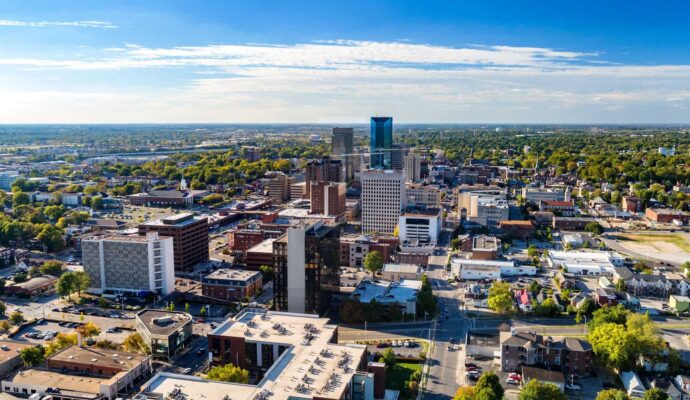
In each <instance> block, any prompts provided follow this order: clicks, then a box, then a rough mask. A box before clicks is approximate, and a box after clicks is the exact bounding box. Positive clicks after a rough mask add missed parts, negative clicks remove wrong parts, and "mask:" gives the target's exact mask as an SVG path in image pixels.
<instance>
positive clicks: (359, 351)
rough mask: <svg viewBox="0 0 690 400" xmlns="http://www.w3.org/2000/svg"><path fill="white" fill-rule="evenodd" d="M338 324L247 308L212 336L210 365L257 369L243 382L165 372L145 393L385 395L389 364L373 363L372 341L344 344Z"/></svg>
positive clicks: (330, 398) (345, 398) (208, 398)
mask: <svg viewBox="0 0 690 400" xmlns="http://www.w3.org/2000/svg"><path fill="white" fill-rule="evenodd" d="M337 336H338V327H337V326H335V325H329V324H328V320H327V319H325V318H318V317H317V316H315V315H306V314H302V315H300V314H287V313H281V312H272V311H268V312H267V311H263V310H244V311H242V312H240V313H239V314H238V315H236V316H235V317H233V318H231V319H229V320H227V321H226V322H224V323H222V324H220V325H219V326H218V327H217V328H216V329H214V330H213V331H211V332H210V333H209V334H208V348H209V349H210V353H211V364H212V365H213V366H221V365H226V364H232V365H236V366H238V367H241V368H243V369H246V370H248V371H249V372H250V381H252V382H257V383H256V384H239V383H230V382H218V381H209V380H205V379H203V378H200V377H197V376H190V375H181V374H174V373H170V372H160V373H158V374H157V375H156V376H154V377H153V378H152V379H151V380H149V381H148V382H146V383H144V385H142V394H141V398H142V399H153V398H162V397H164V396H167V395H168V394H170V393H173V394H174V395H175V396H178V397H176V398H180V399H182V398H184V399H190V400H191V399H205V400H227V399H228V398H232V399H234V400H252V399H253V400H265V399H271V400H290V399H305V400H307V399H318V400H374V399H375V398H376V399H383V398H384V396H385V393H386V391H385V370H384V365H383V364H381V363H374V362H370V363H367V351H366V346H364V345H357V344H338V343H337Z"/></svg>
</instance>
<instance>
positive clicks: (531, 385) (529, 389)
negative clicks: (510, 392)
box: [518, 379, 568, 400]
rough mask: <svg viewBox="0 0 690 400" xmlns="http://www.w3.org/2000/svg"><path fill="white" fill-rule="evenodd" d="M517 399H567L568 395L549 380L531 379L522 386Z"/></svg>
mask: <svg viewBox="0 0 690 400" xmlns="http://www.w3.org/2000/svg"><path fill="white" fill-rule="evenodd" d="M518 399H519V400H544V399H549V400H568V396H566V395H565V393H563V392H561V389H560V388H559V387H558V386H556V385H554V384H553V383H550V382H540V381H538V380H536V379H532V380H530V381H529V382H527V384H526V385H525V386H524V387H523V388H522V390H521V391H520V395H519V396H518Z"/></svg>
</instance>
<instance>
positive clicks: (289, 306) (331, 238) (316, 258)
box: [273, 220, 340, 314]
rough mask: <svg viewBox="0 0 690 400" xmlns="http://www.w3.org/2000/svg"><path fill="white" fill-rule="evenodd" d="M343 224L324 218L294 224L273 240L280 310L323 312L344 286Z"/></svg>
mask: <svg viewBox="0 0 690 400" xmlns="http://www.w3.org/2000/svg"><path fill="white" fill-rule="evenodd" d="M339 241H340V226H339V225H337V224H326V223H324V222H323V221H322V220H316V221H304V222H301V223H299V224H297V225H295V226H293V227H290V228H289V229H288V231H287V233H286V234H285V235H283V236H281V237H280V238H278V239H276V240H275V241H274V242H273V274H274V279H273V300H274V301H273V303H274V306H275V309H276V310H277V311H288V312H296V313H314V314H323V313H325V312H326V311H327V310H328V309H329V308H330V306H331V297H332V294H333V292H334V291H337V290H338V289H339V287H340V270H339V267H340V265H339V260H340V252H339V250H340V246H339Z"/></svg>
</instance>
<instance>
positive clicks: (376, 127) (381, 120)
mask: <svg viewBox="0 0 690 400" xmlns="http://www.w3.org/2000/svg"><path fill="white" fill-rule="evenodd" d="M369 148H370V152H371V162H370V166H371V168H377V169H378V168H381V169H391V149H392V148H393V117H371V138H370V142H369Z"/></svg>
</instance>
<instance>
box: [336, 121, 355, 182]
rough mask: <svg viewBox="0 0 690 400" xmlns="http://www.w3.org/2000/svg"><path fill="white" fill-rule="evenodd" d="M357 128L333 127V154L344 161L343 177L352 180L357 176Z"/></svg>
mask: <svg viewBox="0 0 690 400" xmlns="http://www.w3.org/2000/svg"><path fill="white" fill-rule="evenodd" d="M354 135H355V130H354V129H353V128H333V136H332V138H331V154H332V155H333V158H334V159H336V160H340V161H342V163H343V174H344V175H343V177H344V178H345V180H346V181H351V180H352V179H353V178H354V177H355V156H354V152H355V138H354Z"/></svg>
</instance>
